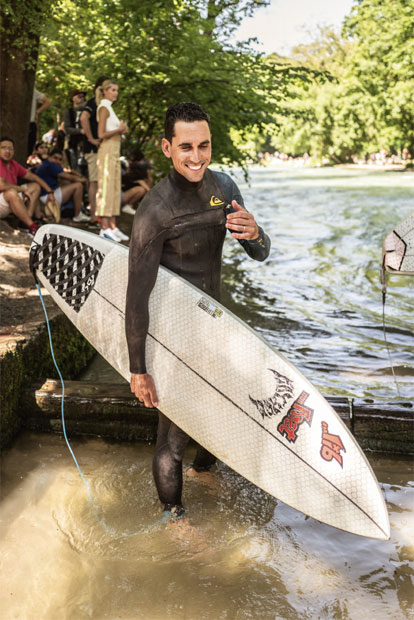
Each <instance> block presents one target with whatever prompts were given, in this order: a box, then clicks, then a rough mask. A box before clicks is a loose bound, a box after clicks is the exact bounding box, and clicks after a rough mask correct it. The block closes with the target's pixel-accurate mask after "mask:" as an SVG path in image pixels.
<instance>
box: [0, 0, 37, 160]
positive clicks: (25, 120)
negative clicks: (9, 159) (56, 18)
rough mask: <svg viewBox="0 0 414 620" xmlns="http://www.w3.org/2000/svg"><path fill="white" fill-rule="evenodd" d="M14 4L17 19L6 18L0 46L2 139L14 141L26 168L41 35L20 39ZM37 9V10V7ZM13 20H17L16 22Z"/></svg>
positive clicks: (0, 134) (0, 120)
mask: <svg viewBox="0 0 414 620" xmlns="http://www.w3.org/2000/svg"><path fill="white" fill-rule="evenodd" d="M13 4H14V11H15V13H14V18H12V17H11V16H10V15H6V16H5V17H4V19H3V24H2V25H3V33H2V37H1V44H0V93H1V97H0V137H1V136H8V137H10V138H13V140H14V142H15V156H14V158H15V159H16V160H17V161H18V162H19V163H20V164H22V165H23V166H24V165H25V163H26V159H27V139H28V132H29V121H30V109H31V103H32V96H33V87H34V80H35V75H36V64H37V56H38V50H39V37H38V35H37V34H34V33H28V32H27V31H25V32H24V34H23V32H22V35H23V36H22V37H21V39H20V37H19V35H18V34H17V33H16V21H17V20H18V19H19V17H16V13H19V8H18V7H19V3H17V4H16V3H14V2H13ZM34 9H35V10H36V7H34ZM22 10H24V6H23V7H21V8H20V12H22ZM13 19H14V20H16V21H15V22H14V23H13V21H12V20H13ZM19 39H20V41H19ZM23 41H24V44H22V43H23ZM16 43H20V45H16Z"/></svg>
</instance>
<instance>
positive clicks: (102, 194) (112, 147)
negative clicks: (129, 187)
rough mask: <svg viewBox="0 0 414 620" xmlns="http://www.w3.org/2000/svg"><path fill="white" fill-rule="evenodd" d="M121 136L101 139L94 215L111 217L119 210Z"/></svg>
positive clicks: (117, 213)
mask: <svg viewBox="0 0 414 620" xmlns="http://www.w3.org/2000/svg"><path fill="white" fill-rule="evenodd" d="M120 146H121V136H112V138H108V139H107V140H103V141H102V143H101V145H100V147H99V149H98V162H97V163H98V192H97V194H96V215H97V216H98V217H113V216H115V215H119V213H120V211H121V162H120V161H119V155H120Z"/></svg>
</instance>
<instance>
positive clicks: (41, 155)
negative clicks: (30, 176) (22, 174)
mask: <svg viewBox="0 0 414 620" xmlns="http://www.w3.org/2000/svg"><path fill="white" fill-rule="evenodd" d="M48 154H49V147H48V145H47V144H46V142H43V141H40V142H36V144H35V145H34V149H33V153H32V154H31V155H29V157H28V158H27V161H26V164H27V166H28V169H29V170H30V171H31V172H36V170H37V169H38V167H39V166H40V165H41V164H42V163H43V162H44V160H45V159H47V156H48Z"/></svg>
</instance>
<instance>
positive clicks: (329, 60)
mask: <svg viewBox="0 0 414 620" xmlns="http://www.w3.org/2000/svg"><path fill="white" fill-rule="evenodd" d="M285 61H286V62H288V61H289V62H292V63H298V64H302V65H304V66H307V67H309V68H313V69H317V70H320V71H322V72H324V75H325V78H326V79H325V80H324V81H323V82H321V81H320V80H318V79H315V80H314V81H313V82H312V83H310V84H309V83H297V84H296V85H295V86H294V88H293V90H292V97H291V98H290V100H289V102H288V104H287V105H286V107H285V109H284V110H283V113H282V114H281V115H279V123H280V126H281V129H280V132H279V133H278V135H277V137H276V138H275V140H274V141H273V143H274V146H275V147H276V148H279V149H280V150H282V151H286V152H289V153H291V154H293V155H302V154H303V153H305V152H308V153H310V154H311V155H313V156H314V157H316V158H321V157H324V156H325V157H329V158H330V159H331V160H332V161H348V160H349V159H350V158H351V156H352V155H363V154H365V153H371V152H375V151H379V150H381V149H385V150H387V151H388V152H401V151H403V150H404V149H406V150H408V151H410V153H411V155H412V157H414V0H358V1H357V2H356V4H355V5H354V7H353V8H352V10H351V13H350V14H349V15H348V16H347V18H346V20H345V22H344V26H343V29H342V32H341V33H340V34H339V33H336V32H335V31H334V29H333V28H328V27H325V28H321V29H320V31H319V36H318V37H317V38H316V40H315V41H314V42H313V43H311V44H309V45H301V46H298V47H296V48H294V49H293V51H292V54H291V56H290V58H289V59H288V60H286V59H285Z"/></svg>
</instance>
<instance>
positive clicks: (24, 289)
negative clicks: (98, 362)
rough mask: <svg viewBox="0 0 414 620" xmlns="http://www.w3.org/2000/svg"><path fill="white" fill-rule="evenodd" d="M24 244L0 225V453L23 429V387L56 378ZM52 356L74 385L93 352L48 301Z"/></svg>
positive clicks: (46, 297)
mask: <svg viewBox="0 0 414 620" xmlns="http://www.w3.org/2000/svg"><path fill="white" fill-rule="evenodd" d="M30 243H31V241H30V239H29V237H28V236H27V234H26V233H25V231H22V230H20V229H18V228H14V227H13V226H12V225H10V224H9V223H8V222H7V221H5V220H0V270H1V282H0V448H1V449H4V448H5V447H7V446H9V445H10V444H11V443H12V441H13V439H14V438H15V437H16V435H17V434H18V433H19V431H20V430H21V429H22V428H24V426H25V420H24V418H23V417H22V413H21V409H20V408H19V402H20V398H21V395H22V393H23V391H24V388H25V387H26V386H27V385H32V384H35V385H36V384H37V385H39V386H40V385H42V384H43V383H44V381H45V379H46V378H48V377H53V378H55V377H57V373H56V370H55V367H54V365H53V360H52V357H51V354H50V348H49V338H48V334H47V327H46V322H45V318H44V314H43V309H42V305H41V302H40V299H39V295H38V292H37V289H36V288H35V282H34V279H33V276H32V274H31V273H30V269H29V248H30ZM42 293H44V302H45V306H46V309H47V313H48V316H49V319H50V328H51V333H52V337H53V344H54V348H55V355H56V359H57V361H58V364H59V367H60V369H61V372H62V373H63V376H64V377H66V378H68V379H70V378H72V379H74V378H75V377H76V376H77V375H78V374H79V372H80V371H81V370H82V368H84V367H85V365H86V364H87V362H88V361H89V360H90V359H91V357H92V356H93V355H94V353H95V351H94V349H93V348H92V347H91V346H90V344H89V343H88V342H87V341H86V340H85V338H83V336H82V335H81V334H80V333H79V332H78V330H77V329H76V328H75V327H74V325H73V324H72V323H71V322H70V321H69V319H67V318H66V316H64V314H63V313H62V312H61V311H60V310H59V309H58V308H57V306H56V305H55V304H54V303H53V301H52V300H51V299H50V296H49V295H48V294H47V292H46V291H42Z"/></svg>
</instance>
